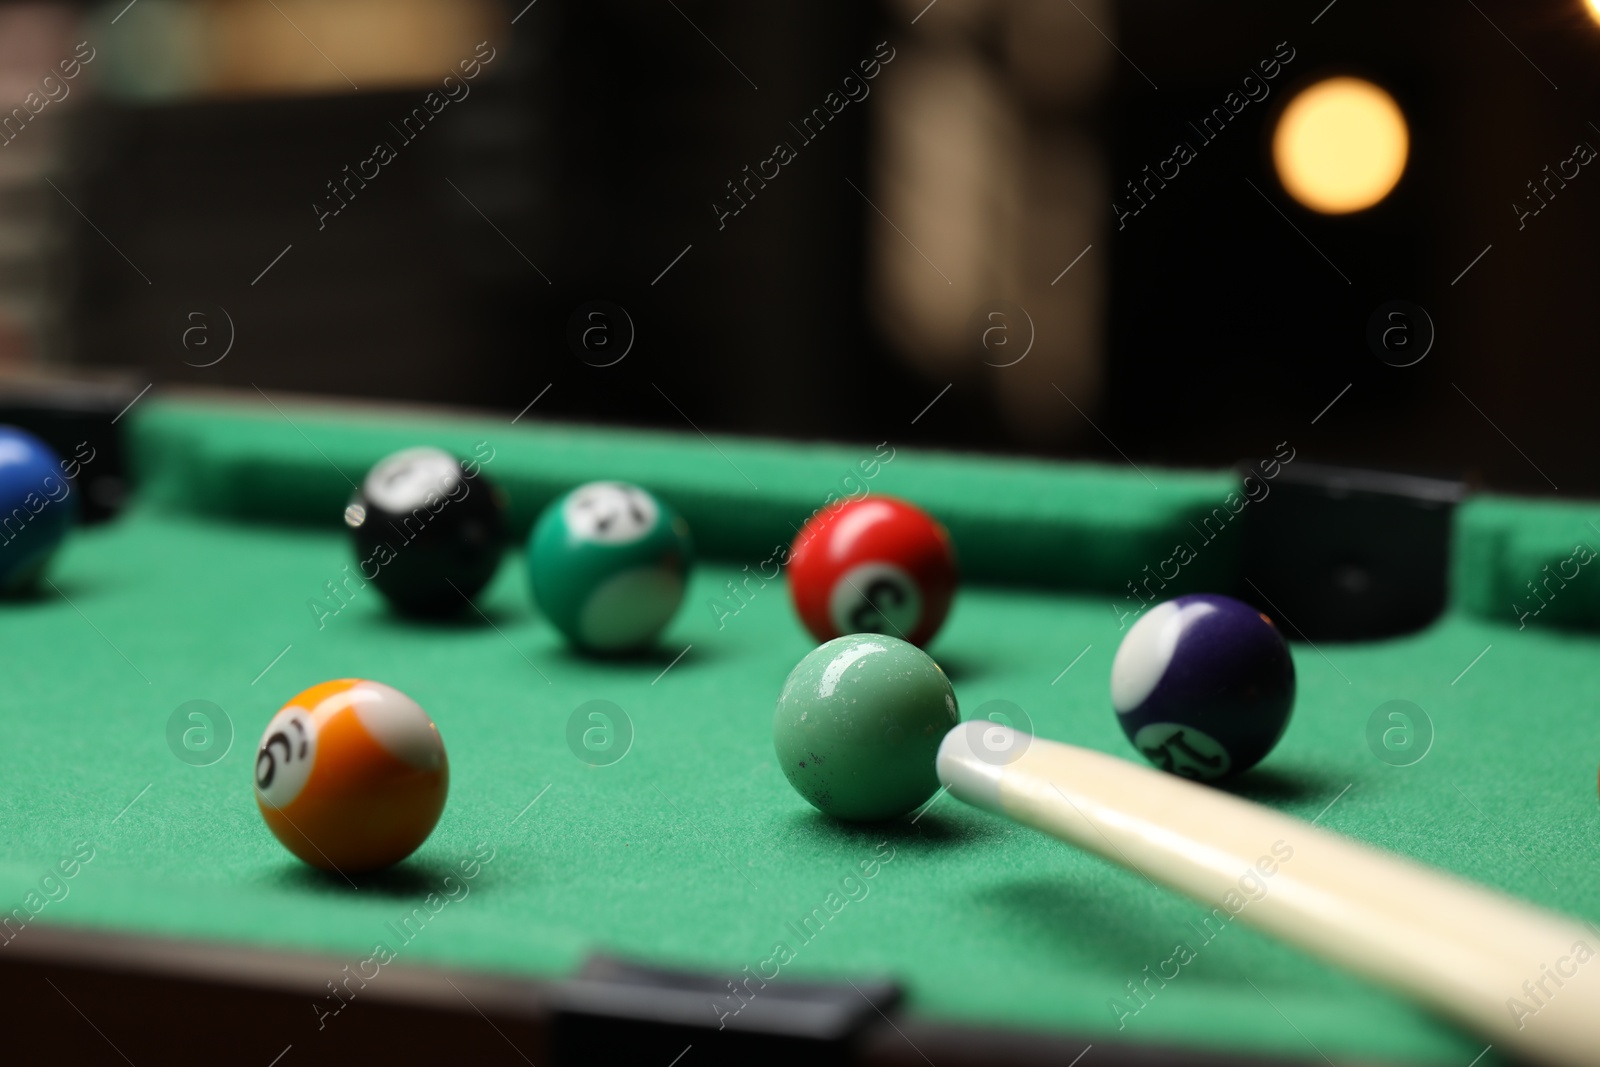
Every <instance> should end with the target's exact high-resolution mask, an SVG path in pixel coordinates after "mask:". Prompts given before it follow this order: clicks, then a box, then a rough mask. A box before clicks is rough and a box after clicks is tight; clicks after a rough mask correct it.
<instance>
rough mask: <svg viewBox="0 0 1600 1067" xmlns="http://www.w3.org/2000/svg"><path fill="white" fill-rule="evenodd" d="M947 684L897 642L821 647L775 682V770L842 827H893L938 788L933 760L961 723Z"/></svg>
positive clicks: (916, 652)
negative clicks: (886, 822) (878, 823)
mask: <svg viewBox="0 0 1600 1067" xmlns="http://www.w3.org/2000/svg"><path fill="white" fill-rule="evenodd" d="M960 718H961V716H960V713H959V711H958V710H957V708H956V696H955V693H954V691H953V690H951V688H950V680H949V679H948V678H946V677H945V675H944V671H942V670H940V669H939V665H938V664H937V663H935V662H934V661H933V660H932V659H931V658H930V657H929V656H928V654H927V653H926V652H924V651H922V650H921V649H920V648H918V647H916V646H915V645H913V644H910V643H909V642H906V641H902V640H900V639H899V638H898V637H889V636H887V635H885V634H851V635H850V636H848V637H836V638H834V639H833V640H832V641H829V642H827V643H826V644H823V645H819V646H818V647H817V648H815V649H813V650H812V651H811V653H810V654H809V655H807V656H806V657H805V659H802V660H801V661H800V663H799V665H798V666H797V667H795V669H794V670H793V671H792V672H790V674H789V679H788V681H786V682H784V683H783V692H782V694H781V695H780V696H779V697H778V707H777V711H776V712H775V713H774V715H773V719H772V740H773V747H774V748H775V749H776V750H777V753H778V766H779V767H781V768H783V773H784V776H785V777H787V778H788V779H789V784H790V785H792V786H794V788H795V791H796V792H797V793H799V794H800V795H801V796H802V797H804V798H805V799H806V800H807V801H808V802H809V803H810V804H811V805H812V806H813V807H815V808H817V809H818V810H819V811H823V812H826V813H827V814H829V815H832V816H835V817H836V818H840V819H850V820H858V821H873V820H881V819H893V818H896V817H898V816H901V815H904V814H906V813H907V812H910V811H914V810H916V808H917V807H918V806H919V805H920V804H922V802H923V801H925V800H927V799H928V798H929V797H931V796H932V795H933V794H934V791H935V790H937V789H938V788H939V780H938V777H937V776H936V775H935V773H934V757H935V756H936V755H937V754H938V752H939V742H940V741H942V740H944V735H945V734H947V733H949V731H950V728H951V727H953V726H955V725H956V723H957V722H959V721H960Z"/></svg>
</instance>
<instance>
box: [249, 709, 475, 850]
mask: <svg viewBox="0 0 1600 1067" xmlns="http://www.w3.org/2000/svg"><path fill="white" fill-rule="evenodd" d="M449 786H450V765H449V762H448V761H447V760H446V759H445V754H444V741H443V740H442V739H441V738H440V737H439V728H438V727H437V726H435V725H434V723H433V720H432V719H430V718H429V717H428V713H427V712H425V711H423V710H422V708H421V706H419V705H418V704H417V702H416V701H414V700H412V699H411V698H410V697H408V696H406V695H405V694H404V693H402V692H400V691H399V690H398V689H393V688H391V687H389V686H387V685H384V684H383V683H382V682H372V681H367V680H366V679H363V678H340V679H337V680H335V681H331V682H323V683H322V684H321V685H314V686H312V687H311V688H310V689H307V690H306V691H305V692H303V693H301V694H300V695H298V696H296V697H295V698H294V699H293V700H291V701H289V703H287V704H285V705H284V706H283V708H282V710H280V711H279V712H278V713H277V714H276V715H274V716H273V717H272V721H271V722H269V723H268V724H267V730H266V733H264V734H263V735H262V737H261V745H260V747H259V748H257V749H256V804H257V805H258V806H259V807H260V808H261V815H262V817H263V818H264V819H266V820H267V827H268V829H270V830H271V831H272V833H273V836H274V837H276V838H277V839H278V840H279V841H281V842H282V843H283V846H284V847H285V848H287V849H288V850H289V851H290V852H293V853H294V854H295V855H296V856H298V857H300V858H301V859H303V860H305V861H306V862H307V863H309V864H311V865H312V866H313V867H321V868H322V869H324V870H333V871H338V872H340V873H343V874H351V873H355V872H358V871H372V870H377V869H378V868H381V867H387V866H389V865H390V864H394V863H398V862H400V861H401V860H403V859H405V858H406V857H407V856H409V855H411V853H412V852H414V851H416V849H417V846H419V845H421V844H422V842H423V841H425V840H426V839H427V837H428V835H429V834H430V833H432V832H433V828H434V826H435V824H437V823H438V821H439V815H440V813H441V812H443V811H444V800H445V794H446V792H447V791H448V790H449Z"/></svg>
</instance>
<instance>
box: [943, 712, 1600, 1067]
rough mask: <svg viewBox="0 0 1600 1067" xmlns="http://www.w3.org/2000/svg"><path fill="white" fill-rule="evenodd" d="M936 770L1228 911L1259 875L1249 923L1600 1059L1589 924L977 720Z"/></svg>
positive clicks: (968, 797) (1026, 820) (1574, 1056)
mask: <svg viewBox="0 0 1600 1067" xmlns="http://www.w3.org/2000/svg"><path fill="white" fill-rule="evenodd" d="M937 766H938V773H939V781H940V782H941V783H943V785H945V786H946V787H947V788H948V789H949V790H950V792H951V793H952V794H953V795H954V796H955V797H956V798H957V799H960V800H963V801H965V802H967V803H968V804H971V805H973V806H975V807H979V808H983V809H985V810H988V811H992V812H995V813H997V814H1000V815H1004V816H1006V817H1007V818H1010V819H1013V820H1015V821H1017V822H1020V823H1023V824H1024V825H1027V826H1031V827H1034V828H1035V829H1038V830H1043V831H1044V832H1045V833H1047V834H1050V835H1051V836H1053V837H1057V838H1060V839H1061V840H1063V841H1066V842H1067V843H1069V844H1072V845H1076V846H1078V847H1079V848H1083V849H1087V850H1088V851H1090V852H1093V853H1095V854H1096V855H1099V856H1102V857H1104V858H1105V859H1107V860H1110V861H1111V862H1112V863H1115V864H1118V865H1119V866H1122V867H1126V868H1131V869H1133V870H1134V871H1136V872H1138V873H1139V874H1142V875H1144V876H1145V878H1147V879H1148V880H1150V881H1151V882H1153V883H1158V884H1161V885H1164V886H1166V887H1168V888H1169V889H1174V890H1177V891H1178V892H1180V893H1183V894H1185V895H1186V896H1189V897H1191V898H1193V899H1194V900H1196V901H1198V902H1199V903H1201V904H1203V905H1205V906H1207V907H1212V908H1223V913H1224V914H1227V913H1229V912H1230V911H1233V909H1231V908H1226V907H1224V903H1223V902H1224V898H1225V896H1227V895H1228V894H1229V893H1230V891H1232V892H1233V893H1235V894H1238V896H1236V897H1234V898H1233V900H1234V901H1237V900H1238V899H1240V898H1241V897H1245V898H1247V899H1248V897H1247V895H1246V893H1245V892H1244V889H1243V886H1242V884H1241V881H1240V880H1241V878H1244V877H1245V875H1246V872H1247V871H1252V870H1253V871H1255V872H1256V873H1255V877H1254V883H1253V884H1252V883H1245V884H1249V885H1250V887H1251V893H1252V894H1255V899H1250V900H1249V903H1247V904H1245V905H1244V906H1243V907H1242V909H1241V910H1238V911H1236V912H1233V914H1234V917H1235V918H1237V919H1238V920H1239V921H1241V922H1244V923H1248V924H1249V925H1251V926H1254V927H1256V928H1258V929H1260V930H1263V931H1265V932H1266V933H1268V934H1270V935H1272V936H1274V937H1277V938H1279V939H1280V940H1283V941H1287V942H1289V943H1290V944H1293V945H1296V946H1298V947H1300V948H1301V949H1304V950H1305V951H1307V952H1310V953H1311V954H1312V955H1315V956H1317V957H1319V958H1321V959H1323V960H1326V961H1328V962H1331V963H1334V964H1337V965H1339V966H1342V967H1344V968H1346V969H1348V970H1350V971H1353V972H1355V973H1356V974H1359V975H1362V976H1364V977H1366V978H1369V979H1371V980H1372V981H1374V982H1377V983H1379V984H1381V985H1384V986H1387V987H1388V988H1390V989H1392V990H1394V991H1396V992H1398V993H1401V994H1403V995H1405V996H1408V997H1411V998H1414V999H1415V1000H1417V1001H1420V1002H1421V1003H1423V1004H1425V1005H1428V1006H1429V1007H1431V1008H1434V1009H1436V1010H1437V1011H1439V1012H1441V1013H1443V1014H1445V1015H1447V1016H1449V1017H1451V1018H1453V1019H1455V1020H1458V1021H1459V1022H1460V1023H1461V1024H1463V1025H1464V1026H1466V1027H1468V1028H1470V1029H1472V1030H1474V1031H1476V1032H1478V1033H1480V1034H1482V1035H1484V1037H1485V1038H1486V1039H1488V1040H1490V1041H1492V1042H1493V1043H1494V1044H1495V1046H1496V1047H1499V1048H1501V1049H1502V1050H1504V1051H1507V1052H1520V1053H1522V1054H1524V1055H1526V1056H1528V1057H1530V1058H1534V1059H1538V1060H1540V1061H1543V1062H1547V1063H1552V1064H1588V1065H1595V1064H1600V959H1595V958H1592V957H1593V956H1594V954H1595V952H1596V950H1600V936H1597V934H1600V930H1597V929H1596V928H1595V927H1593V926H1584V925H1582V924H1580V923H1579V922H1578V921H1577V920H1574V919H1568V918H1566V917H1564V916H1560V915H1556V914H1554V913H1552V912H1547V911H1543V910H1541V909H1539V908H1536V907H1534V906H1533V905H1531V904H1526V903H1523V902H1521V901H1518V900H1514V899H1512V898H1511V897H1508V896H1503V895H1501V894H1499V893H1497V892H1494V891H1492V890H1490V889H1488V888H1486V887H1483V886H1478V885H1474V884H1472V883H1470V882H1467V881H1465V880H1463V879H1460V878H1457V877H1455V876H1453V875H1449V874H1446V873H1445V872H1443V871H1439V870H1435V869H1433V868H1430V867H1426V866H1424V865H1422V864H1420V863H1417V862H1416V861H1414V860H1410V859H1406V858H1404V857H1401V856H1398V855H1395V854H1393V853H1388V852H1383V851H1381V850H1379V849H1377V848H1374V847H1372V846H1370V845H1365V844H1361V843H1360V842H1357V841H1354V840H1352V839H1350V838H1347V837H1342V836H1340V835H1338V834H1335V833H1331V832H1329V831H1327V830H1319V829H1317V828H1316V827H1314V826H1312V825H1311V824H1310V823H1307V822H1302V821H1301V820H1299V819H1295V818H1291V817H1290V816H1288V815H1284V814H1282V813H1280V812H1277V811H1274V810H1272V809H1270V808H1267V807H1264V806H1262V805H1260V804H1256V803H1253V802H1251V801H1247V800H1242V799H1240V798H1239V797H1236V796H1233V795H1232V794H1230V793H1226V792H1223V791H1221V790H1218V789H1215V788H1212V787H1210V786H1206V785H1201V784H1199V783H1197V782H1193V781H1190V780H1188V779H1186V778H1180V777H1178V776H1177V775H1174V774H1170V773H1167V772H1165V771H1158V770H1156V769H1154V768H1150V767H1143V766H1139V765H1137V764H1134V763H1130V762H1128V761H1127V760H1123V759H1118V758H1117V757H1114V756H1108V755H1106V754H1104V753H1101V752H1095V751H1091V750H1089V749H1085V748H1079V747H1077V746H1074V745H1066V744H1062V743H1060V742H1057V741H1047V740H1044V739H1043V738H1037V737H1032V736H1031V735H1028V734H1025V733H1022V732H1021V731H1017V730H1012V729H1011V728H1009V727H1005V726H998V725H996V724H994V723H992V722H988V721H985V720H982V719H979V720H973V721H969V722H965V723H962V724H960V725H959V726H956V727H955V728H954V729H952V730H951V731H950V732H949V733H948V734H946V735H945V738H944V740H943V742H942V743H941V744H940V746H939V756H938V763H937ZM1275 844H1276V845H1278V849H1279V855H1278V856H1274V852H1273V846H1274V845H1275ZM1287 850H1292V855H1291V856H1290V857H1289V858H1288V859H1281V854H1282V853H1283V852H1284V851H1287ZM1263 857H1266V858H1268V859H1269V860H1273V861H1275V862H1273V863H1268V864H1267V865H1266V866H1267V867H1268V868H1272V867H1274V866H1275V870H1273V873H1271V874H1270V875H1265V874H1263V872H1262V870H1260V869H1258V868H1257V864H1258V862H1259V861H1260V860H1261V859H1262V858H1263ZM1280 859H1281V862H1276V861H1277V860H1280ZM1261 883H1264V884H1265V886H1266V889H1265V891H1264V895H1262V894H1261V891H1260V890H1259V889H1257V888H1255V886H1256V885H1258V884H1261ZM1580 944H1581V945H1583V946H1586V954H1584V955H1583V959H1582V961H1581V962H1580V961H1578V960H1577V959H1576V958H1575V955H1574V946H1576V945H1580ZM1558 972H1559V973H1558ZM1568 972H1572V973H1568ZM1541 981H1542V982H1543V987H1542V989H1541V986H1540V982H1541ZM1524 983H1528V984H1527V985H1524ZM1119 995H1120V994H1119ZM1513 1001H1516V1002H1520V1003H1521V1004H1522V1005H1523V1006H1524V1009H1525V1010H1523V1011H1520V1012H1518V1011H1515V1010H1514V1009H1513V1003H1512V1002H1513Z"/></svg>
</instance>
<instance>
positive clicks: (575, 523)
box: [528, 482, 693, 653]
mask: <svg viewBox="0 0 1600 1067" xmlns="http://www.w3.org/2000/svg"><path fill="white" fill-rule="evenodd" d="M692 555H693V546H692V544H691V542H690V540H689V524H688V523H687V522H685V521H684V519H683V516H681V515H679V514H677V513H676V512H675V511H673V510H672V509H671V508H670V507H668V506H667V505H666V504H665V503H663V502H662V501H661V500H660V499H659V498H658V497H656V496H654V495H653V494H651V493H649V492H646V491H645V490H643V489H641V488H639V487H638V486H636V485H629V484H627V483H626V482H590V483H588V484H587V485H580V486H579V487H578V488H576V489H574V490H572V491H571V492H569V493H567V494H566V495H565V496H563V497H561V498H560V499H559V500H556V501H555V502H554V503H552V504H551V505H550V506H549V507H547V508H545V510H544V512H543V513H542V514H541V515H540V516H539V520H538V522H536V523H534V526H533V533H532V534H531V535H529V537H528V577H529V580H530V581H531V583H532V585H533V600H534V603H535V604H537V605H538V607H539V609H540V610H541V611H542V612H544V614H545V616H546V617H547V618H549V620H550V621H551V623H553V624H554V625H555V627H556V629H558V630H560V631H561V632H562V633H563V634H565V635H566V637H567V640H569V641H571V642H572V644H573V645H575V646H576V647H577V648H579V649H582V650H584V651H588V652H602V653H609V652H631V651H637V650H639V649H642V648H644V647H646V646H648V645H649V644H650V643H651V642H653V641H654V640H655V639H656V637H657V636H658V635H659V634H660V633H661V631H662V630H663V629H665V628H666V625H667V623H669V622H671V621H672V616H673V615H674V614H676V613H677V610H678V605H679V604H680V603H682V602H683V592H684V588H685V585H686V584H687V581H688V576H689V563H690V559H691V557H692Z"/></svg>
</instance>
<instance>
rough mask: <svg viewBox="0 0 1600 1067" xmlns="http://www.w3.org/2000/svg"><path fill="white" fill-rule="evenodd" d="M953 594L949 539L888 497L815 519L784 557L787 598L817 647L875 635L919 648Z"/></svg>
mask: <svg viewBox="0 0 1600 1067" xmlns="http://www.w3.org/2000/svg"><path fill="white" fill-rule="evenodd" d="M955 592H956V560H955V552H954V550H953V549H952V548H951V545H950V534H949V533H948V532H947V531H946V530H945V528H944V527H943V526H941V525H940V524H939V523H938V522H936V521H935V520H934V519H933V517H932V516H930V515H929V514H928V513H927V512H925V511H923V510H922V509H921V508H919V507H916V506H914V505H911V504H908V503H906V502H905V501H903V500H895V499H893V498H892V497H867V498H865V499H862V500H855V501H851V502H850V503H848V504H845V505H843V506H842V507H838V508H832V509H828V510H825V511H821V512H818V513H817V514H816V515H814V516H812V518H811V521H810V522H808V523H806V525H805V528H804V529H802V530H801V531H800V536H798V537H797V538H795V542H794V547H793V549H791V551H790V553H789V593H790V595H792V596H793V597H794V606H795V610H796V611H798V612H799V613H800V620H801V621H802V622H804V623H805V625H806V629H808V630H810V631H811V634H812V636H813V637H815V638H816V639H817V640H818V641H831V640H833V639H834V638H835V637H842V636H844V635H845V634H855V633H882V634H889V635H891V636H894V637H899V638H902V639H904V640H906V641H910V642H911V643H912V644H914V645H925V644H927V643H928V642H929V641H931V640H932V639H933V635H934V634H936V633H938V632H939V627H940V626H941V625H943V623H944V618H945V615H947V614H948V613H949V611H950V601H951V599H952V598H953V597H954V596H955Z"/></svg>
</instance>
